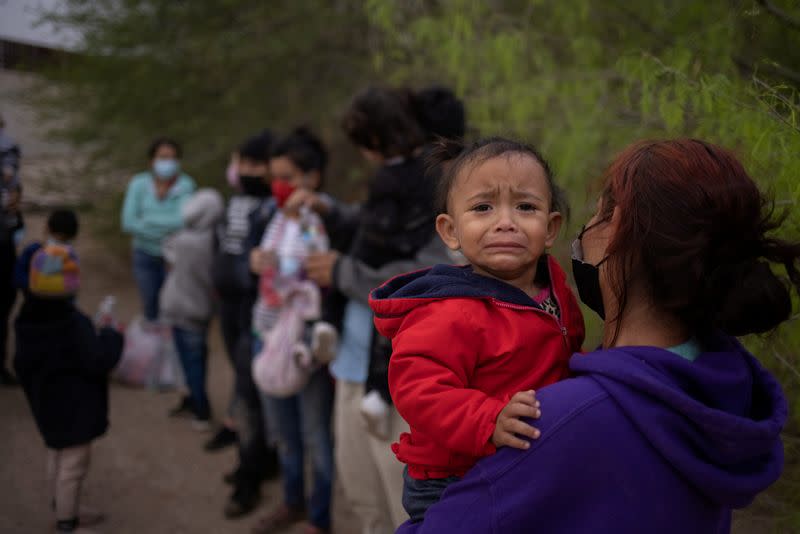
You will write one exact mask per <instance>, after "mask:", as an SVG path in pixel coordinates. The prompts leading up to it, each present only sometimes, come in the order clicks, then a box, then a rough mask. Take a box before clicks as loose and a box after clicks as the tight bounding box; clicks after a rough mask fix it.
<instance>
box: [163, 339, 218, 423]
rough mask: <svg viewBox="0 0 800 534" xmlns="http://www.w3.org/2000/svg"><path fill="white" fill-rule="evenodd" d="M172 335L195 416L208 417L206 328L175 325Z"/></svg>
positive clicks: (209, 407)
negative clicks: (198, 328) (192, 328)
mask: <svg viewBox="0 0 800 534" xmlns="http://www.w3.org/2000/svg"><path fill="white" fill-rule="evenodd" d="M172 335H173V338H174V339H175V349H176V350H177V351H178V356H179V357H180V359H181V366H182V367H183V374H184V375H185V376H186V386H187V387H188V388H189V396H190V397H191V399H192V406H193V407H194V413H195V416H197V418H198V419H208V418H209V417H210V416H211V406H210V405H209V403H208V394H207V393H206V361H207V359H208V345H207V343H206V329H205V328H203V329H202V330H189V329H186V328H181V327H179V326H176V327H174V328H173V329H172Z"/></svg>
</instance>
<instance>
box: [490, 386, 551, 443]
mask: <svg viewBox="0 0 800 534" xmlns="http://www.w3.org/2000/svg"><path fill="white" fill-rule="evenodd" d="M539 407H540V405H539V401H538V400H536V393H535V392H534V391H533V390H532V389H531V390H528V391H520V392H519V393H515V394H514V396H513V397H511V400H509V401H508V404H506V407H505V408H503V410H502V411H501V412H500V413H499V414H498V415H497V423H496V426H495V428H494V434H492V443H493V444H494V446H495V447H498V448H499V447H503V446H509V447H514V448H515V449H527V448H528V447H530V445H531V444H530V442H529V441H526V440H524V439H521V438H519V437H517V435H520V436H527V437H529V438H531V439H536V438H538V437H539V430H538V429H537V428H535V427H532V426H531V425H529V424H528V423H526V422H524V421H520V417H530V418H532V419H538V418H539V417H540V416H541V415H542V412H541V410H540V409H539Z"/></svg>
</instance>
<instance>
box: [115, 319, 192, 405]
mask: <svg viewBox="0 0 800 534" xmlns="http://www.w3.org/2000/svg"><path fill="white" fill-rule="evenodd" d="M114 378H115V379H116V380H118V381H120V382H122V383H124V384H128V385H130V386H137V387H148V388H152V389H159V390H164V389H171V388H176V387H179V386H181V385H182V384H183V382H184V380H183V373H182V371H181V369H180V363H179V360H178V354H177V352H176V350H175V343H174V341H173V339H172V332H171V330H170V329H169V328H165V327H163V326H161V325H158V324H153V323H150V322H148V321H145V320H144V319H143V318H141V317H137V318H136V319H134V320H133V321H131V323H130V325H128V328H127V329H126V331H125V347H124V348H123V350H122V358H120V361H119V364H117V367H116V369H115V370H114Z"/></svg>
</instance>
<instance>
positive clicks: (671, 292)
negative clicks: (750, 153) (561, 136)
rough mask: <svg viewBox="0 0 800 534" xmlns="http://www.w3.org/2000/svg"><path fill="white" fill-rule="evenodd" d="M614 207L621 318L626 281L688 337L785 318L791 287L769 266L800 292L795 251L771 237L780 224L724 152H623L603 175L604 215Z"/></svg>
mask: <svg viewBox="0 0 800 534" xmlns="http://www.w3.org/2000/svg"><path fill="white" fill-rule="evenodd" d="M614 208H618V213H619V217H618V219H619V222H618V228H617V232H616V233H615V235H614V238H613V240H612V242H611V243H610V245H609V249H608V251H607V253H608V255H609V256H610V258H609V261H610V264H611V275H612V276H611V278H612V290H613V291H614V293H615V295H616V297H617V298H618V301H619V303H620V310H619V316H622V314H623V312H624V309H625V306H626V304H627V287H629V285H630V284H631V283H643V284H644V287H646V288H647V290H648V292H649V294H650V297H651V298H652V301H653V304H654V305H655V306H656V307H657V308H658V309H660V310H662V311H664V312H667V313H670V314H672V315H673V316H674V317H676V318H678V319H679V320H681V321H682V322H683V323H684V324H685V325H686V327H687V328H688V329H689V330H690V332H691V333H692V334H693V335H704V334H707V333H709V332H711V331H713V330H722V331H724V332H726V333H729V334H731V335H737V336H738V335H745V334H750V333H759V332H766V331H768V330H771V329H772V328H774V327H776V326H777V325H778V324H780V323H781V322H783V321H785V320H786V319H787V318H788V317H789V316H790V315H791V311H792V303H791V297H790V294H789V285H788V284H787V283H786V281H785V280H782V279H781V278H779V277H778V276H777V275H776V274H775V273H774V272H773V270H772V268H771V267H770V262H772V263H779V264H782V265H783V266H784V267H785V269H786V271H787V274H788V276H789V278H790V280H791V282H792V283H793V284H794V285H795V287H798V288H800V275H798V271H797V266H796V263H797V261H798V257H800V243H791V242H787V241H782V240H779V239H776V238H774V237H770V235H769V234H770V233H771V232H772V231H773V230H775V229H776V228H778V227H779V226H780V224H781V222H782V218H780V217H777V218H776V217H775V216H774V215H775V213H774V209H773V206H772V204H771V203H769V202H768V201H767V200H766V199H765V198H764V196H763V195H762V194H761V192H760V191H759V189H758V187H757V186H756V184H755V182H754V181H753V179H752V178H750V176H749V175H748V174H747V172H746V171H745V169H744V167H743V166H742V164H741V163H740V162H739V161H738V160H737V158H736V157H735V156H734V155H733V154H732V153H731V152H729V151H728V150H725V149H723V148H721V147H718V146H715V145H712V144H710V143H706V142H703V141H699V140H696V139H675V140H667V141H641V142H638V143H635V144H633V145H631V146H629V147H628V148H626V149H625V150H624V151H623V152H622V153H621V154H620V155H619V156H617V158H616V159H615V160H614V162H613V163H612V164H611V165H610V166H609V168H608V170H607V171H606V175H605V189H604V191H603V194H602V207H601V214H600V215H601V217H602V218H603V219H606V220H608V219H610V218H611V215H612V213H613V210H614ZM619 316H618V317H619ZM617 328H619V323H617Z"/></svg>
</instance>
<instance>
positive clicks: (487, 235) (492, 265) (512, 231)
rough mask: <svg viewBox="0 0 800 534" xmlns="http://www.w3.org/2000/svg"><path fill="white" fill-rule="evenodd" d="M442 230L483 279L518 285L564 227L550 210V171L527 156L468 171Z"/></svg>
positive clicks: (453, 193) (456, 188) (440, 223)
mask: <svg viewBox="0 0 800 534" xmlns="http://www.w3.org/2000/svg"><path fill="white" fill-rule="evenodd" d="M449 199H450V201H449V209H448V213H447V214H442V215H439V217H438V218H437V220H436V229H437V231H438V232H439V235H440V236H441V237H442V239H443V240H444V242H445V244H447V246H448V247H450V248H451V249H453V250H459V249H460V250H461V252H462V253H463V254H464V256H465V257H466V258H467V260H468V261H469V262H470V264H471V265H472V266H473V268H474V269H475V270H476V271H477V272H479V273H480V274H485V275H489V276H492V277H495V278H499V279H501V280H512V279H516V278H519V277H521V276H525V275H526V274H527V273H528V272H529V271H534V272H535V268H536V262H537V261H538V260H539V258H540V257H541V255H542V254H543V253H544V251H545V249H547V248H548V247H551V246H552V245H553V242H554V241H555V238H556V235H557V234H558V230H559V228H560V226H561V215H560V214H559V213H558V212H551V211H550V204H551V201H552V199H551V191H550V187H549V185H548V182H547V177H546V176H545V174H544V169H543V168H542V166H541V165H540V164H539V162H538V161H536V160H535V159H534V158H532V157H530V156H528V155H525V154H514V153H511V154H503V155H501V156H498V157H494V158H491V159H488V160H486V161H483V162H479V163H477V164H476V165H474V166H472V167H465V168H464V169H463V170H462V171H461V172H460V173H459V175H458V176H457V177H456V180H455V183H454V184H453V187H452V189H451V191H450V197H449Z"/></svg>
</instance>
